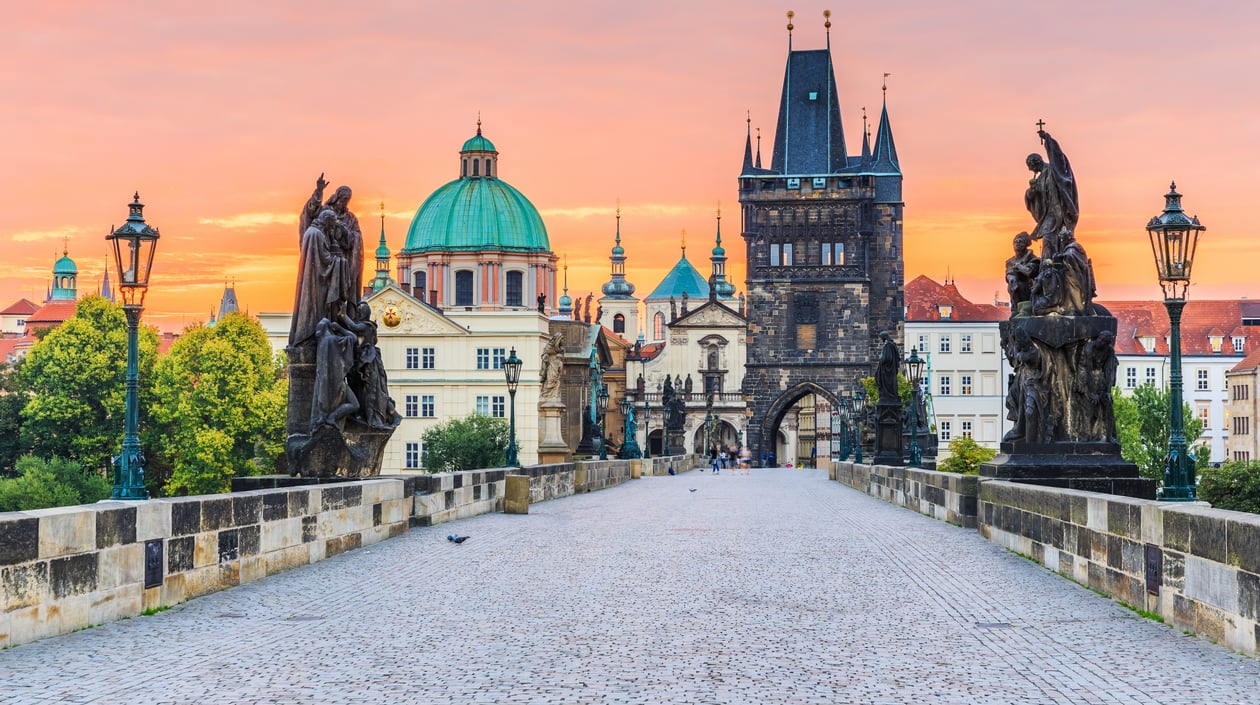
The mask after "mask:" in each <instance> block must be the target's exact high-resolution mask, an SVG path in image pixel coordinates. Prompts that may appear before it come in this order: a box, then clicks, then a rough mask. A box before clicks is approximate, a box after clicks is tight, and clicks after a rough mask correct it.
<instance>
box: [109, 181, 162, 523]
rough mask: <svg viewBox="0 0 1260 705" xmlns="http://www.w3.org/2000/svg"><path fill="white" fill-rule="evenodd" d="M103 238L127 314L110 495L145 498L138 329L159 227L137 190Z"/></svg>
mask: <svg viewBox="0 0 1260 705" xmlns="http://www.w3.org/2000/svg"><path fill="white" fill-rule="evenodd" d="M111 231H112V232H110V234H109V235H106V236H105V239H106V240H107V241H109V242H111V243H112V244H113V246H114V264H115V265H116V266H117V268H118V289H119V291H120V292H121V293H122V297H123V314H124V315H125V316H126V317H127V417H126V421H125V431H124V434H123V442H122V452H121V453H120V454H119V456H118V458H117V459H116V460H115V463H116V464H115V466H114V491H113V493H112V494H110V499H148V498H149V490H148V488H146V487H145V486H144V454H143V453H142V452H141V451H140V437H139V435H138V434H137V431H138V429H137V426H138V425H139V419H140V409H139V392H140V372H139V358H140V346H139V343H138V342H137V332H138V329H139V328H140V312H141V311H142V310H144V295H145V292H147V291H148V289H149V271H150V270H151V269H152V268H153V252H154V251H155V250H156V249H157V240H158V231H157V229H156V228H151V227H149V226H148V225H147V224H146V223H145V222H144V204H143V203H141V202H140V192H138V191H137V192H136V195H135V199H134V200H133V201H132V202H131V205H130V213H129V214H128V215H127V221H126V222H125V223H123V224H122V225H121V226H120V227H119V228H118V229H117V230H112V226H111Z"/></svg>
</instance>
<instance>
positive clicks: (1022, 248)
mask: <svg viewBox="0 0 1260 705" xmlns="http://www.w3.org/2000/svg"><path fill="white" fill-rule="evenodd" d="M1014 244H1015V255H1014V256H1013V257H1011V258H1010V259H1008V260H1006V291H1007V293H1008V294H1010V297H1011V298H1010V301H1011V316H1019V315H1029V314H1030V313H1031V311H1027V309H1028V307H1027V306H1024V307H1023V308H1024V309H1025V311H1021V310H1020V308H1021V306H1020V304H1024V303H1027V302H1030V301H1032V286H1033V281H1034V280H1036V278H1037V272H1038V271H1039V270H1040V268H1041V260H1040V258H1038V257H1037V255H1035V254H1033V252H1032V250H1030V249H1029V245H1031V244H1032V238H1031V237H1030V236H1029V235H1028V233H1020V234H1018V235H1016V236H1015V243H1014Z"/></svg>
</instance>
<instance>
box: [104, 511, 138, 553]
mask: <svg viewBox="0 0 1260 705" xmlns="http://www.w3.org/2000/svg"><path fill="white" fill-rule="evenodd" d="M136 513H137V512H136V507H135V506H128V507H118V508H105V507H101V508H100V509H98V510H97V512H96V548H98V549H102V548H108V547H110V546H116V545H118V544H126V543H135V541H136Z"/></svg>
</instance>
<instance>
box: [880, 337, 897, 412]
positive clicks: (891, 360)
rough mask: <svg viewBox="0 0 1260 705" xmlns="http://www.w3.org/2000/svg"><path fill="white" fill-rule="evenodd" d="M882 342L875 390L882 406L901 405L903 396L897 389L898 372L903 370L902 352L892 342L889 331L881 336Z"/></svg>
mask: <svg viewBox="0 0 1260 705" xmlns="http://www.w3.org/2000/svg"><path fill="white" fill-rule="evenodd" d="M879 339H880V342H881V346H880V352H879V364H877V365H876V366H875V389H877V390H878V391H879V399H878V402H879V403H881V404H889V403H892V404H897V405H898V406H900V405H901V394H900V393H899V390H898V389H897V370H899V369H901V352H900V351H899V350H897V344H896V343H894V342H893V341H892V337H891V336H889V335H888V331H883V332H882V333H880V334H879Z"/></svg>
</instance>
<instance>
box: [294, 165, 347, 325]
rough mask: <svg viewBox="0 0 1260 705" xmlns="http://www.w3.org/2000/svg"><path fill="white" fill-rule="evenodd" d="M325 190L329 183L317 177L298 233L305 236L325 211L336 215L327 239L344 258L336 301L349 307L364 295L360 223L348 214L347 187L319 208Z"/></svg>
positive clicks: (304, 208) (338, 188)
mask: <svg viewBox="0 0 1260 705" xmlns="http://www.w3.org/2000/svg"><path fill="white" fill-rule="evenodd" d="M326 186H328V182H327V181H325V180H324V175H323V174H320V175H319V179H317V180H316V181H315V191H314V192H313V193H311V197H310V198H309V199H307V201H306V204H305V205H304V206H303V207H302V214H301V217H300V218H299V226H298V227H299V232H300V233H305V232H306V229H307V228H308V227H309V226H310V223H311V221H313V220H314V219H315V217H316V216H318V214H319V213H320V211H321V210H323V209H324V208H330V209H332V211H333V213H334V214H336V216H337V229H336V233H335V234H333V233H329V237H334V238H335V239H336V240H337V242H338V244H339V245H340V247H341V250H342V252H343V257H344V259H343V260H342V262H341V276H340V281H339V282H338V289H337V293H338V298H340V299H343V300H344V301H345V302H346V304H347V306H348V307H349V306H355V305H357V304H358V303H359V299H360V298H361V297H362V295H363V233H362V232H361V231H360V230H359V219H358V218H356V217H355V215H354V213H352V212H350V208H349V206H350V195H351V191H350V187H349V186H338V187H337V190H336V191H334V192H333V195H332V196H331V197H329V199H328V202H327V203H325V204H323V206H321V205H320V200H321V199H322V198H323V196H324V188H325V187H326Z"/></svg>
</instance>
